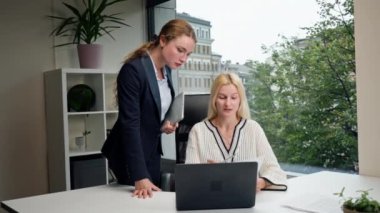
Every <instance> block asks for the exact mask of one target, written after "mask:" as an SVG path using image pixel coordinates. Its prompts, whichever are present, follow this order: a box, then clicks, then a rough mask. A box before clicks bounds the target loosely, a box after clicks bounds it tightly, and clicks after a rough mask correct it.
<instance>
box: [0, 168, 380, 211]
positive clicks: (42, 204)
mask: <svg viewBox="0 0 380 213" xmlns="http://www.w3.org/2000/svg"><path fill="white" fill-rule="evenodd" d="M344 186H345V187H346V190H345V194H346V195H347V196H349V195H351V196H354V195H356V194H357V193H356V190H361V189H369V188H372V189H373V190H371V191H370V196H371V197H373V198H375V199H378V200H379V199H380V178H375V177H367V176H359V175H351V174H344V173H335V172H319V173H314V174H311V175H304V176H300V177H296V178H292V179H289V184H288V191H286V192H277V191H276V192H274V191H262V192H259V193H257V195H256V205H255V207H253V208H248V209H234V210H233V212H244V213H246V212H254V213H265V212H271V213H273V212H280V213H282V212H284V213H286V212H293V213H294V212H296V211H294V210H291V209H288V208H285V207H283V206H282V204H283V203H284V202H285V201H287V200H289V199H290V200H291V199H292V198H294V197H297V196H298V197H299V196H304V195H305V196H306V195H308V196H306V197H310V199H313V196H314V195H324V196H327V197H331V198H332V199H337V200H339V198H338V197H336V196H334V195H333V193H334V192H340V190H341V189H342V188H343V187H344ZM131 190H132V188H131V187H126V186H120V185H105V186H97V187H91V188H84V189H78V190H71V191H65V192H58V193H52V194H46V195H40V196H33V197H27V198H20V199H15V200H8V201H3V202H2V203H1V206H2V207H3V208H4V209H6V210H8V211H9V212H28V213H52V212H54V213H62V212H70V213H76V212H81V213H82V212H91V213H96V212H102V213H103V212H112V213H118V212H122V213H125V212H134V213H135V212H137V213H145V212H146V213H151V212H165V213H167V212H177V210H176V207H175V193H172V192H156V193H154V196H153V198H150V199H137V198H134V197H131ZM304 198H305V197H304ZM339 206H340V204H339V202H338V201H337V203H336V209H339ZM181 212H182V211H181ZM186 212H190V211H186ZM195 212H197V213H200V212H231V210H208V211H206V210H204V211H195Z"/></svg>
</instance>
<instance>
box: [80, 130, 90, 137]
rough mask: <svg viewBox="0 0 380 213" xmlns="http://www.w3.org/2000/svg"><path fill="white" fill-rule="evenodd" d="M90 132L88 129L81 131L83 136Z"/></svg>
mask: <svg viewBox="0 0 380 213" xmlns="http://www.w3.org/2000/svg"><path fill="white" fill-rule="evenodd" d="M90 133H91V131H88V130H85V131H83V132H82V134H83V136H85V137H86V136H87V135H89V134H90Z"/></svg>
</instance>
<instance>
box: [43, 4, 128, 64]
mask: <svg viewBox="0 0 380 213" xmlns="http://www.w3.org/2000/svg"><path fill="white" fill-rule="evenodd" d="M124 1H126V0H82V4H83V6H82V7H79V8H76V7H75V6H73V5H72V4H68V3H65V2H62V4H63V5H64V6H65V7H66V8H67V9H68V10H69V12H70V15H68V16H56V15H51V16H48V17H50V18H52V19H55V20H58V21H59V24H58V25H57V26H56V27H55V28H54V29H53V31H52V32H51V35H52V36H61V37H72V41H70V42H66V43H62V44H58V45H55V46H56V47H59V46H65V45H71V44H76V45H77V47H78V56H79V63H80V67H81V68H99V67H100V65H101V63H100V62H98V63H94V64H91V62H95V58H97V57H100V58H101V53H94V52H92V51H93V50H92V49H95V50H98V51H101V50H102V47H101V45H99V44H95V42H96V41H97V39H98V38H100V37H102V36H103V35H108V36H109V37H111V38H112V39H113V40H115V38H114V37H113V36H112V35H111V32H112V31H113V30H115V29H118V28H121V27H123V26H126V27H130V25H128V24H126V23H124V20H123V19H122V18H120V17H119V15H120V14H121V13H113V14H106V13H105V11H106V9H107V8H109V7H110V6H111V5H114V4H116V3H120V2H124ZM88 49H90V50H88ZM82 53H94V54H95V55H89V56H88V55H87V56H84V58H81V57H82ZM100 58H99V59H100ZM82 59H83V60H82Z"/></svg>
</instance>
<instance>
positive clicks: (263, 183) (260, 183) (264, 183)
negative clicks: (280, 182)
mask: <svg viewBox="0 0 380 213" xmlns="http://www.w3.org/2000/svg"><path fill="white" fill-rule="evenodd" d="M267 186H269V184H268V182H267V181H265V180H264V178H257V184H256V191H257V192H258V191H261V190H262V189H264V188H265V187H267Z"/></svg>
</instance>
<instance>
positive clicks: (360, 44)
mask: <svg viewBox="0 0 380 213" xmlns="http://www.w3.org/2000/svg"><path fill="white" fill-rule="evenodd" d="M354 3H355V5H354V6H355V7H354V11H355V48H356V66H357V67H356V70H357V81H356V82H357V97H358V128H359V172H360V174H366V175H372V176H378V177H380V166H379V162H380V154H379V153H380V94H379V92H380V13H379V11H380V1H378V0H355V2H354Z"/></svg>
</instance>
